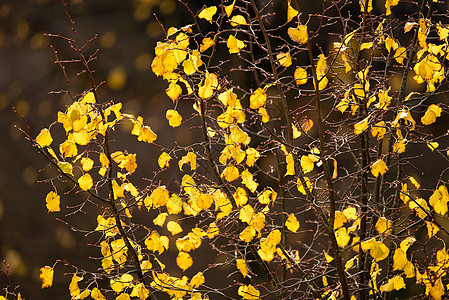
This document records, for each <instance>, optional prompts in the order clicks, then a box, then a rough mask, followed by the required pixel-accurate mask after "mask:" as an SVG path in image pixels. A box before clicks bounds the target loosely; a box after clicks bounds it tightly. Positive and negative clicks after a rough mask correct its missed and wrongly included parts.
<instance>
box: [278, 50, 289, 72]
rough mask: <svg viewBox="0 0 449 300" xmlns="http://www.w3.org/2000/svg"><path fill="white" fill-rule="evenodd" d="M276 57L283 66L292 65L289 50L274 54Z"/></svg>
mask: <svg viewBox="0 0 449 300" xmlns="http://www.w3.org/2000/svg"><path fill="white" fill-rule="evenodd" d="M276 59H277V60H278V62H279V64H280V65H281V66H283V67H286V68H288V67H290V66H291V65H292V57H291V56H290V52H286V53H284V52H281V53H279V54H277V55H276Z"/></svg>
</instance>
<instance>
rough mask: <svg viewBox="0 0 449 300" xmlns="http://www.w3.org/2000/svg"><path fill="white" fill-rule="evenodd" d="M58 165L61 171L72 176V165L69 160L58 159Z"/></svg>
mask: <svg viewBox="0 0 449 300" xmlns="http://www.w3.org/2000/svg"><path fill="white" fill-rule="evenodd" d="M58 167H59V168H60V169H61V170H62V172H63V173H65V174H70V175H72V176H73V166H72V165H71V164H70V163H69V162H66V161H60V162H58Z"/></svg>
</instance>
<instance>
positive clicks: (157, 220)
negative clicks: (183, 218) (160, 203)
mask: <svg viewBox="0 0 449 300" xmlns="http://www.w3.org/2000/svg"><path fill="white" fill-rule="evenodd" d="M167 215H168V214H167V213H160V214H159V215H158V216H157V217H156V218H154V219H153V224H154V225H157V226H160V227H162V226H164V223H165V219H166V218H167Z"/></svg>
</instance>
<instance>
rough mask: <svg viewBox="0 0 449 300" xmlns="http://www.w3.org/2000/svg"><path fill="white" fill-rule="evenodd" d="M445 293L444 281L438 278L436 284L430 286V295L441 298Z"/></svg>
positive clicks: (436, 299)
mask: <svg viewBox="0 0 449 300" xmlns="http://www.w3.org/2000/svg"><path fill="white" fill-rule="evenodd" d="M444 293H445V292H444V286H443V283H442V282H441V278H438V279H437V280H436V281H435V283H434V285H433V286H432V287H431V288H430V296H432V298H433V299H434V300H440V299H441V298H442V297H443V295H444Z"/></svg>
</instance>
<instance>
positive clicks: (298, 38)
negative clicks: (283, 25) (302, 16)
mask: <svg viewBox="0 0 449 300" xmlns="http://www.w3.org/2000/svg"><path fill="white" fill-rule="evenodd" d="M287 33H288V36H289V37H290V38H291V39H292V41H294V42H297V43H298V44H300V45H302V44H305V43H306V42H307V40H308V39H309V35H308V33H307V25H298V26H297V27H296V28H293V27H290V28H288V29H287Z"/></svg>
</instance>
